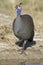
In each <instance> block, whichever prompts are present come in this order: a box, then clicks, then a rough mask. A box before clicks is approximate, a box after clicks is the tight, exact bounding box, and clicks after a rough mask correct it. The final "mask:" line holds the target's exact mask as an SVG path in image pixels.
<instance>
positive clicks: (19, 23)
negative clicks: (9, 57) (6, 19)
mask: <svg viewBox="0 0 43 65" xmlns="http://www.w3.org/2000/svg"><path fill="white" fill-rule="evenodd" d="M13 32H14V35H15V36H16V37H17V38H18V39H19V41H18V42H17V43H19V44H23V46H22V52H21V53H23V52H24V50H25V45H26V43H27V41H28V42H32V41H33V38H34V22H33V18H32V17H31V16H30V15H28V14H23V15H18V16H17V17H16V18H15V19H14V21H13Z"/></svg>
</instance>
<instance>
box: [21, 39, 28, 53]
mask: <svg viewBox="0 0 43 65" xmlns="http://www.w3.org/2000/svg"><path fill="white" fill-rule="evenodd" d="M26 42H27V40H25V41H24V43H23V47H22V52H21V54H23V53H24V54H25V52H24V51H25V45H26Z"/></svg>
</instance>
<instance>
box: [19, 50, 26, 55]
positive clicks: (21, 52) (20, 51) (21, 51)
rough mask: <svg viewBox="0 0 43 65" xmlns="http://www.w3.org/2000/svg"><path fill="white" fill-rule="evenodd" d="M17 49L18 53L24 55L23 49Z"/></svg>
mask: <svg viewBox="0 0 43 65" xmlns="http://www.w3.org/2000/svg"><path fill="white" fill-rule="evenodd" d="M18 51H19V53H20V54H25V55H26V53H25V50H23V49H19V50H18Z"/></svg>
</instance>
